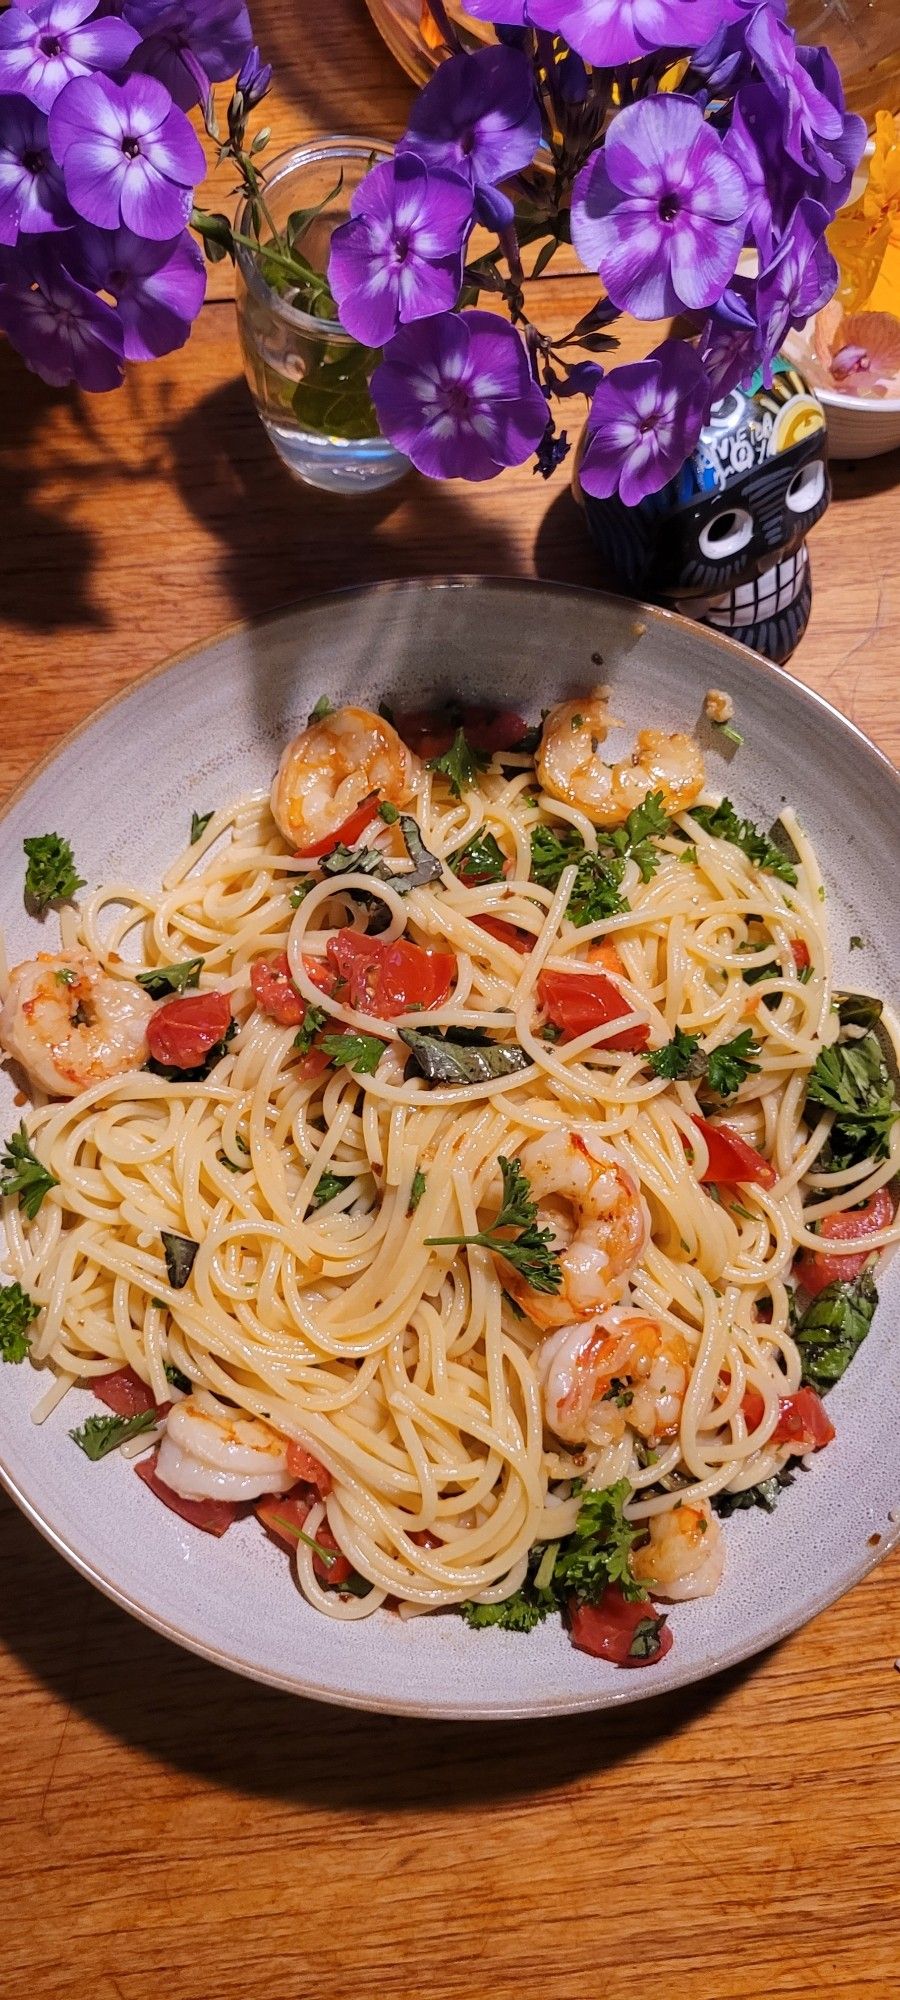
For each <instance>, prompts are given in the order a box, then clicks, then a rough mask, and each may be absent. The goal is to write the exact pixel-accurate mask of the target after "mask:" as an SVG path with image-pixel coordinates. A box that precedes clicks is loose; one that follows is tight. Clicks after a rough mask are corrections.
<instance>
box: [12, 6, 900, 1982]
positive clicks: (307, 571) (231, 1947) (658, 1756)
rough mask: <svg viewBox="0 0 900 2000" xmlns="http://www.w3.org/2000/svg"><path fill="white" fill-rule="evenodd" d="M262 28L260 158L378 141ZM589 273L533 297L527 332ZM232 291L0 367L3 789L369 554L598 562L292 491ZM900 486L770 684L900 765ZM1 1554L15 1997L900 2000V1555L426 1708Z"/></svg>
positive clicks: (328, 9) (346, 36)
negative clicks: (715, 1636) (643, 1665)
mask: <svg viewBox="0 0 900 2000" xmlns="http://www.w3.org/2000/svg"><path fill="white" fill-rule="evenodd" d="M254 13H255V21H256V27H257V32H258V37H259V40H260V42H261V43H262V44H263V46H264V47H265V49H266V51H267V53H268V55H269V56H271V58H272V59H273V60H274V62H275V65H276V71H277V74H278V77H279V90H278V94H277V97H276V99H275V102H274V105H273V120H272V122H273V124H274V127H275V133H276V138H277V140H278V142H279V144H282V143H283V144H284V145H287V144H290V143H292V142H293V141H294V140H295V139H296V138H298V137H299V136H301V135H303V134H305V133H310V132H313V131H326V130H340V129H350V130H354V129H355V130H364V131H366V132H372V131H375V132H383V133H394V132H396V130H397V129H398V128H399V126H400V124H401V122H402V119H403V113H404V107H405V105H406V103H407V101H408V90H407V87H406V85H405V83H404V81H403V79H402V77H401V76H400V75H399V73H398V72H397V71H396V70H395V68H394V67H393V65H392V63H391V61H390V59H389V58H388V56H387V55H386V53H385V52H384V51H383V50H382V48H381V45H380V43H379V42H378V39H377V37H376V35H375V33H374V31H373V30H372V28H371V25H370V23H369V21H368V17H367V16H366V14H365V12H364V9H363V6H362V4H361V0H294V4H291V0H256V6H255V9H254ZM574 282H575V281H573V280H568V279H565V278H563V279H560V280H557V281H554V282H553V284H551V283H550V282H548V283H547V286H546V292H545V306H544V311H543V315H542V317H543V319H544V320H545V322H547V323H552V322H553V315H554V314H556V313H558V314H560V315H561V314H564V313H566V312H568V311H569V310H570V304H571V299H572V296H573V293H572V289H571V287H572V285H573V284H574ZM554 285H555V289H554ZM215 289H216V298H215V300H214V302H213V303H211V304H210V305H209V306H208V307H207V309H206V310H205V311H204V313H203V315H202V317H201V319H200V322H199V324H198V326H197V328H196V330H195V333H194V335H193V337H192V339H191V341H190V344H189V346H188V347H187V348H186V349H185V350H184V352H183V353H182V354H179V355H174V356H172V357H171V358H170V359H169V360H168V361H165V362H163V363H161V364H159V365H157V366H156V367H154V368H149V369H144V370H141V371H136V372H133V373H132V376H131V379H130V380H129V382H128V385H127V387H126V388H125V389H124V390H123V391H122V393H121V394H119V395H114V396H109V397H105V398H104V397H97V398H94V399H93V400H90V399H83V398H80V397H78V396H76V395H65V394H58V393H54V392H53V391H51V390H49V389H45V388H44V387H43V385H42V384H40V383H39V382H37V381H36V380H34V378H32V377H30V376H28V375H26V374H25V373H24V371H23V370H22V369H21V367H20V366H19V364H18V363H17V362H16V361H15V359H14V358H13V357H12V356H11V355H10V353H9V352H8V351H6V350H4V351H2V352H0V400H2V424H0V466H2V528H3V533H2V539H0V574H2V578H3V598H2V610H3V614H4V620H5V626H6V630H5V643H4V651H3V662H2V675H3V678H2V684H0V685H2V734H0V789H2V790H4V791H5V790H6V789H8V788H9V787H11V786H12V785H13V784H14V783H15V782H16V781H17V780H18V779H19V778H20V777H21V776H22V775H23V774H24V773H25V772H26V771H27V769H28V768H29V766H30V765H31V764H32V763H33V762H34V761H35V759H36V758H37V757H38V756H39V755H41V754H42V753H43V752H45V751H46V750H47V749H48V748H50V747H51V746H52V745H53V744H54V743H55V742H57V741H58V739H59V738H60V736H61V735H62V734H63V733H64V732H65V731H66V730H67V729H69V728H70V727H71V726H72V724H73V723H76V722H78V721H79V720H80V719H81V718H82V717H84V716H86V715H88V714H89V713H90V711H91V709H92V708H94V707H95V705H96V704H97V702H98V701H100V700H101V699H103V698H104V697H105V696H107V695H108V694H110V693H111V692H113V691H114V690H115V689H117V688H121V687H123V686H125V685H126V684H127V683H128V682H130V681H131V680H133V679H134V678H135V677H136V676H137V675H138V674H140V673H141V672H142V671H143V670H144V669H145V668H147V667H150V666H152V665H155V664H156V663H157V662H158V661H159V660H160V659H162V658H164V657H165V656H166V655H167V654H168V653H170V652H173V651H178V650H181V649H182V648H184V647H186V646H189V645H190V644H192V643H194V642H195V641H197V640H200V639H203V638H205V637H207V636H211V635H212V634H214V633H215V632H216V631H217V630H218V629H219V628H220V627H222V626H223V625H225V624H228V623H230V622H233V621H234V620H235V619H236V618H241V617H252V616H256V615H257V614H259V613H262V612H265V611H269V610H272V609H274V608H275V607H277V606H280V605H284V604H286V603H289V602H290V601H291V600H293V599H296V598H298V597H302V596H303V595H306V594H309V593H310V592H316V591H320V590H323V589H329V588H332V587H338V586H340V585H343V584H348V583H357V582H360V581H364V580H367V579H370V578H378V577H385V576H400V575H409V574H424V573H428V572H446V571H457V572H459V571H467V570H468V571H472V570H480V571H488V572H494V573H501V574H510V573H513V574H525V575H533V574H537V575H539V576H547V577H553V578H561V579H563V580H572V581H578V582H589V581H591V580H592V563H591V557H590V553H589V550H588V548H587V545H586V542H585V537H584V533H583V531H582V528H581V525H580V520H579V516H578V514H577V511H576V509H575V507H574V504H573V502H572V500H571V498H570V496H569V493H568V491H567V489H566V486H565V483H564V478H563V479H560V478H559V477H558V478H557V480H556V482H554V483H553V484H552V485H550V486H549V487H545V486H544V485H543V484H542V483H541V482H540V481H538V480H535V479H534V478H533V477H532V474H531V472H530V471H529V470H528V469H527V468H526V469H525V470H523V471H522V472H520V473H518V474H514V475H511V476H509V477H506V478H504V479H503V480H500V481H497V482H496V484H495V485H493V486H490V487H487V488H484V487H482V488H471V489H469V488H466V487H465V486H463V485H453V486H448V487H444V488H441V489H436V488H433V487H430V486H428V485H426V484H425V483H424V482H421V481H419V480H418V479H416V478H410V479H409V480H407V481H406V482H404V483H403V484H402V485H401V486H400V487H399V488H397V489H395V490H394V491H393V492H392V493H389V494H387V495H384V496H382V497H381V498H380V499H377V500H373V501H370V502H365V503H359V502H356V503H349V502H348V503H341V502H337V501H331V500H329V499H327V498H324V497H323V496H322V495H320V494H314V493H310V492H307V491H305V490H304V489H303V488H300V487H296V486H294V485H292V484H291V483H290V481H289V480H288V477H287V475H286V474H285V473H284V472H283V471H282V469H281V467H280V466H279V465H278V463H277V462H276V460H275V458H274V457H273V456H272V454H271V452H270V450H269V447H268V445H267V443H266V441H265V439H264V437H263V435H262V432H261V430H260V428H259V426H258V424H257V421H256V418H255V416H254V413H253V411H252V408H251V406H250V402H249V398H248V396H247V393H246V391H245V388H244V385H243V382H242V380H241V377H240V369H239V360H238V352H237V343H236V339H235V331H234V324H233V317H232V310H231V307H230V304H229V301H228V297H227V281H226V282H223V278H222V274H221V272H219V273H217V274H216V288H215ZM560 323H561V322H560ZM641 342H643V344H644V346H646V345H648V344H649V342H648V337H647V332H646V329H644V330H643V332H642V334H641V335H640V336H638V335H637V334H635V335H634V336H633V351H634V352H639V351H641V345H640V343H641ZM898 474H900V463H898V459H897V457H896V456H895V457H894V458H892V459H880V460H874V461H871V462H870V463H869V464H867V465H865V464H863V465H859V466H856V467H849V466H839V467H837V468H835V474H834V478H835V499H834V502H833V504H832V506H831V508H830V510H829V512H828V514H827V515H826V517H825V519H824V520H823V521H822V523H821V524H820V525H819V527H817V528H816V530H815V532H814V535H813V537H812V543H811V549H812V563H813V574H814V579H815V602H814V609H813V618H812V623H811V626H810V629H809V632H808V634H807V637H806V638H805V639H804V641H803V644H802V646H801V647H800V650H799V652H798V653H797V655H796V657H795V661H794V666H793V670H794V671H796V673H797V674H798V676H799V677H800V678H801V679H803V680H806V681H807V682H809V683H810V684H811V685H812V686H815V687H817V688H819V689H820V690H822V692H824V693H825V694H827V695H828V696H829V698H830V699H832V700H833V701H835V702H836V704H837V705H838V706H839V707H840V708H841V709H843V711H844V713H845V714H847V715H850V716H852V717H853V719H854V721H855V722H857V723H859V725H860V726H861V727H862V728H863V729H865V730H867V731H868V732H869V733H870V734H871V735H872V736H873V737H874V738H875V740H876V741H877V742H878V743H880V744H881V746H882V747H883V748H884V749H885V750H887V751H888V753H889V754H891V755H893V756H894V757H895V759H896V758H900V687H898V683H897V677H896V659H897V651H896V647H897V641H896V632H897V625H898V615H900V537H898V508H897V496H896V484H897V479H898ZM127 809H128V804H127V801H125V800H123V811H127ZM7 892H8V891H7ZM0 1424H2V1418H0ZM0 1434H2V1433H0ZM898 1486H900V1475H898ZM898 1498H900V1494H898ZM0 1546H2V1561H3V1583H2V1592H0V1648H2V1650H0V1770H2V1773H3V1778H2V1782H0V1813H2V1818H3V1822H4V1824H3V1835H4V1838H3V1854H4V1886H5V1895H4V1911H3V1920H2V1925H0V1995H2V1996H3V2000H6V1996H12V1995H14V1994H15V1995H16V1996H18V1995H20V1994H27V1995H29V1996H35V2000H56V1996H59V2000H75V1996H76V1995H77V1996H79V2000H160V1996H164V2000H382V1996H387V1995H389V1996H391V2000H414V1996H415V2000H536V1996H542V2000H585V1996H591V2000H647V1996H650V1995H653V1996H656V1997H657V2000H782V1996H784V2000H788V1997H789V2000H819V1996H821V1995H824V1994H828V1995H835V1996H841V2000H857V1996H858V2000H863V1996H865V2000H889V1996H893V1995H896V1994H897V1993H898V1992H900V1969H898V1968H900V1862H898V1851H900V1728H898V1717H900V1673H898V1672H897V1671H895V1665H894V1661H895V1656H896V1655H898V1654H900V1619H898V1615H897V1609H896V1598H895V1594H894V1593H895V1591H896V1588H897V1584H898V1582H900V1557H898V1556H895V1557H894V1558H893V1560H892V1561H889V1562H887V1563H885V1564H884V1565H883V1566H882V1568H881V1569H879V1570H877V1571H875V1572H874V1573H873V1574H872V1575H871V1576H870V1577H869V1578H868V1579H867V1581H866V1582H865V1583H863V1584H861V1585H860V1586H859V1587H858V1588H857V1589H856V1590H855V1591H853V1592H852V1593H851V1595H850V1596H849V1597H847V1598H846V1599H845V1600H844V1601H843V1603H841V1604H839V1605H836V1606H834V1607H833V1608H832V1609H831V1610H830V1611H828V1612H826V1613H825V1614H824V1615H823V1616H821V1617H819V1618H818V1619H816V1621H815V1622H814V1623H813V1624H812V1625H811V1626H809V1627H808V1628H807V1629H806V1630H805V1631H804V1632H800V1633H798V1634H797V1635H796V1636H795V1637H794V1638H792V1639H791V1640H789V1641H788V1642H786V1643H785V1644H783V1645H782V1646H780V1647H778V1648H777V1650H775V1651H774V1652H772V1653H770V1654H768V1655H767V1656H765V1657H764V1658H762V1659H759V1660H757V1661H755V1662H752V1663H750V1664H749V1665H747V1666H745V1667H742V1668H740V1669H737V1670H735V1671H733V1672H730V1673H728V1674H726V1675H724V1676H721V1677H719V1678H718V1679H716V1680H714V1681H712V1682H709V1683H707V1684H706V1685H705V1686H703V1687H700V1688H697V1689H693V1690H690V1691H688V1692H687V1693H684V1694H681V1695H677V1696H673V1697H669V1698H657V1699H655V1700H652V1701H650V1702H648V1703H646V1704H642V1705H640V1706H638V1707H637V1708H636V1709H635V1710H633V1711H632V1712H631V1713H630V1714H629V1713H625V1714H617V1715H616V1716H614V1717H612V1718H610V1719H604V1718H603V1717H602V1716H597V1717H580V1718H572V1719H568V1720H560V1721H555V1722H542V1723H538V1724H535V1725H532V1726H528V1725H524V1724H522V1725H519V1724H516V1725H512V1724H510V1725H504V1726H500V1727H497V1726H494V1727H488V1726H485V1725H478V1726H472V1727H466V1726H463V1725H458V1724H457V1725H444V1726H440V1727H433V1726H426V1725H425V1724H420V1723H411V1722H403V1721H396V1720H383V1721H381V1720H378V1719H377V1718H373V1717H357V1716H354V1715H352V1714H349V1713H345V1712H342V1711H339V1710H331V1709H328V1708H325V1707H320V1706H315V1705H312V1704H308V1703H305V1702H301V1701H296V1700H293V1699H291V1698H289V1697H287V1696H284V1695H280V1694H277V1693H273V1692H269V1691H267V1690H265V1689H262V1688H257V1687H255V1686H253V1685H251V1684H249V1683H245V1682H243V1681H240V1680H238V1679H237V1678H235V1677H232V1676H229V1675H228V1674H226V1673H223V1672H221V1671H219V1670H218V1669H215V1668H212V1667H209V1666H207V1665H205V1664H204V1663H203V1662H201V1661H199V1660H197V1659H194V1658H193V1657H192V1656H190V1655H189V1654H187V1653H183V1652H180V1651H179V1650H178V1649H176V1648H175V1647H173V1646H170V1645H169V1644H167V1643H166V1642H165V1641H163V1640H161V1639H158V1638H156V1637H155V1636H154V1635H153V1634H152V1633H149V1632H147V1631H145V1630H144V1629H143V1628H142V1627H141V1626H139V1625H137V1624H136V1623H134V1622H132V1621H131V1620H130V1619H129V1618H127V1617H126V1616H125V1614H124V1613H122V1612H119V1611H118V1610H116V1609H115V1608H114V1607H113V1606H111V1605H110V1604H108V1603H107V1602H106V1601H105V1600H104V1599H103V1598H101V1597H99V1596H98V1595H97V1594H95V1593H94V1591H92V1590H91V1588H90V1587H89V1586H88V1585H87V1584H86V1583H84V1582H82V1580H81V1579H80V1578H79V1577H78V1576H77V1575H76V1574H75V1573H74V1572H73V1571H71V1570H70V1569H68V1568H67V1566H66V1565H65V1564H64V1563H63V1562H62V1561H61V1560H60V1559H59V1558H58V1557H57V1556H56V1555H55V1554H54V1553H53V1552H52V1551H51V1550H50V1548H49V1547H47V1546H46V1545H45V1544H44V1543H43V1542H42V1541H41V1539H40V1538H39V1537H38V1535H37V1534H36V1533H35V1532H34V1531H33V1530H32V1529H31V1528H30V1527H29V1526H28V1524H27V1523H26V1522H25V1521H24V1519H23V1518H22V1517H21V1516H20V1515H19V1514H18V1513H17V1512H16V1511H15V1510H14V1509H13V1508H12V1507H11V1506H10V1505H9V1503H8V1502H5V1501H4V1502H3V1503H2V1506H0ZM523 1643H527V1641H524V1642H523Z"/></svg>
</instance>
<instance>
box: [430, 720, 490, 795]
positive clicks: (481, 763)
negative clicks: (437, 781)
mask: <svg viewBox="0 0 900 2000" xmlns="http://www.w3.org/2000/svg"><path fill="white" fill-rule="evenodd" d="M490 761H491V760H490V758H489V757H486V756H485V755H484V753H483V751H481V750H473V748H472V745H471V743H469V742H468V741H467V739H466V733H465V730H464V729H458V730H457V732H456V735H455V736H454V738H453V742H452V743H451V745H450V748H449V750H444V751H443V752H442V754H441V756H440V757H429V759H428V769H429V771H439V772H440V773H441V775H442V777H444V778H446V779H447V782H448V784H449V786H450V790H451V792H452V793H453V797H454V798H455V799H461V798H462V795H463V792H468V791H471V789H472V786H473V785H474V784H476V783H477V781H478V773H479V771H486V770H487V767H488V764H489V763H490Z"/></svg>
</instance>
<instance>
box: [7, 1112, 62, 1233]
mask: <svg viewBox="0 0 900 2000" xmlns="http://www.w3.org/2000/svg"><path fill="white" fill-rule="evenodd" d="M0 1170H2V1171H0V1194H17V1195H18V1197H19V1207H20V1209H21V1210H22V1213H23V1215H27V1217H28V1220H29V1222H33V1221H34V1218H35V1216H36V1215H37V1212H38V1210H39V1208H40V1206H41V1202H42V1201H43V1199H44V1196H45V1195H48V1194H49V1193H50V1189H51V1188H55V1187H58V1186H59V1182H58V1180H57V1178H56V1175H55V1174H51V1173H49V1172H48V1170H47V1168H46V1167H44V1166H42V1165H41V1162H40V1160H39V1159H38V1158H37V1155H36V1154H35V1153H33V1152H32V1150H31V1147H30V1145H29V1143H28V1131H27V1128H26V1125H25V1120H24V1118H23V1120H22V1123H21V1125H20V1126H19V1129H18V1132H13V1134H12V1136H11V1138H9V1139H7V1141H6V1146H5V1148H4V1151H3V1153H2V1154H0Z"/></svg>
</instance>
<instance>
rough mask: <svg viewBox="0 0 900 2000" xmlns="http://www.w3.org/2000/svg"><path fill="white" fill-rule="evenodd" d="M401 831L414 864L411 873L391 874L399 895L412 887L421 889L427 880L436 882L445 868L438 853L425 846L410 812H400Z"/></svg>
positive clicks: (405, 893) (404, 894)
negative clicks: (433, 852)
mask: <svg viewBox="0 0 900 2000" xmlns="http://www.w3.org/2000/svg"><path fill="white" fill-rule="evenodd" d="M400 832H401V833H402V835H403V839H404V842H405V845H406V852H407V854H408V855H409V858H410V861H411V862H412V864H413V867H412V873H411V874H409V875H397V874H394V875H392V876H391V880H392V882H393V884H394V888H395V889H396V891H397V894H398V895H399V896H406V895H408V894H409V891H410V889H421V888H423V887H424V885H425V883H426V882H436V881H437V878H438V876H439V875H442V874H443V872H444V870H443V863H442V862H440V861H439V860H438V858H437V855H436V854H432V853H431V852H430V850H429V849H428V848H427V847H426V846H425V842H424V841H423V839H422V836H421V834H420V832H419V828H418V824H417V822H416V820H414V819H413V818H412V817H411V815H410V814H409V813H401V814H400Z"/></svg>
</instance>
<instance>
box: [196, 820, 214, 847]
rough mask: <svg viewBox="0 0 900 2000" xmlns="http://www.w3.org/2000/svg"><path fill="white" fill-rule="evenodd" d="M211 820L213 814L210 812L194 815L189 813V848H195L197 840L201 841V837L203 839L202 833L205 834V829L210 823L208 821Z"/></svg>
mask: <svg viewBox="0 0 900 2000" xmlns="http://www.w3.org/2000/svg"><path fill="white" fill-rule="evenodd" d="M212 818H213V813H211V812H208V813H195V812H192V813H191V846H192V847H196V845H197V842H198V840H200V839H202V837H203V835H204V833H205V832H206V829H207V827H208V825H209V822H210V820H211V819H212Z"/></svg>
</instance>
